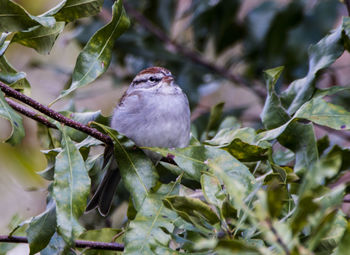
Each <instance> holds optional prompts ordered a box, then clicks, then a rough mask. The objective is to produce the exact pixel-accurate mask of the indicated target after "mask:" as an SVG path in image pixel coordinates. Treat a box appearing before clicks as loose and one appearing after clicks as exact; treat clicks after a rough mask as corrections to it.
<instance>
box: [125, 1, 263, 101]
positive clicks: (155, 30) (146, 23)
mask: <svg viewBox="0 0 350 255" xmlns="http://www.w3.org/2000/svg"><path fill="white" fill-rule="evenodd" d="M124 7H125V9H126V11H127V13H128V15H130V16H132V17H133V18H134V19H135V20H136V21H137V22H138V23H139V24H140V25H141V26H143V27H144V28H145V29H147V30H148V31H149V32H151V33H152V34H153V35H155V36H156V37H157V38H158V39H159V40H161V41H163V42H164V43H165V45H166V48H167V49H168V50H170V51H173V52H174V53H179V54H181V55H183V56H185V57H186V58H188V59H190V60H191V61H192V62H194V63H197V64H199V65H201V66H203V67H205V68H207V69H209V70H210V71H212V72H214V73H217V74H219V75H221V76H223V77H225V78H226V79H228V80H230V81H232V82H234V83H237V84H241V85H243V86H245V87H246V88H248V89H250V90H252V91H253V92H254V93H255V94H256V95H257V96H259V97H260V98H261V99H265V97H266V92H265V91H264V89H263V88H257V87H256V86H252V84H251V83H250V82H249V81H247V80H246V79H244V78H243V77H241V76H239V75H237V74H233V73H231V72H229V71H228V70H226V69H225V68H223V67H221V66H218V65H215V64H213V63H211V62H209V61H207V60H205V59H204V58H202V57H201V56H200V55H199V54H198V53H197V52H195V51H193V50H191V49H189V48H186V47H184V46H182V45H180V44H178V43H177V42H174V41H172V40H171V39H170V38H169V37H168V36H167V34H166V33H164V32H163V30H161V29H160V28H159V27H157V26H156V25H154V24H153V23H152V22H151V21H150V20H149V19H148V18H146V17H145V16H144V15H143V14H142V13H140V12H138V11H137V10H136V9H134V8H133V7H132V6H130V5H129V4H127V3H124Z"/></svg>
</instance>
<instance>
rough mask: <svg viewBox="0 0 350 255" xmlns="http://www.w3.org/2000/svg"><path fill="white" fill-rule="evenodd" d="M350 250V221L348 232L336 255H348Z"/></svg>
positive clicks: (341, 241) (346, 231)
mask: <svg viewBox="0 0 350 255" xmlns="http://www.w3.org/2000/svg"><path fill="white" fill-rule="evenodd" d="M349 249H350V222H349V221H348V224H347V227H346V230H345V232H344V234H343V237H342V239H341V240H340V243H339V245H338V248H337V250H336V252H335V255H347V254H348V253H349Z"/></svg>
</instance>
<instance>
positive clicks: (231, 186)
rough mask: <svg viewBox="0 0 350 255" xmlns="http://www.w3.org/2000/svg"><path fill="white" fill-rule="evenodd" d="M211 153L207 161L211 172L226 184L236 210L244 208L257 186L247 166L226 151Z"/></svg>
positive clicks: (212, 151)
mask: <svg viewBox="0 0 350 255" xmlns="http://www.w3.org/2000/svg"><path fill="white" fill-rule="evenodd" d="M207 149H208V148H207ZM209 151H210V152H211V154H210V158H209V159H207V160H206V164H207V166H208V167H209V171H210V172H211V173H212V174H214V175H215V176H217V177H218V179H219V180H220V181H221V182H223V183H224V185H225V189H226V192H227V193H228V194H229V195H230V201H232V204H233V205H234V207H235V208H236V209H239V208H242V206H243V207H244V205H243V203H244V202H243V201H244V199H245V198H246V196H248V194H249V193H250V192H251V191H252V190H253V188H254V186H255V184H256V182H255V179H254V177H253V175H252V174H251V173H250V171H249V169H248V168H247V167H246V166H245V165H243V164H242V163H241V162H240V161H238V160H237V159H235V158H234V157H232V156H231V155H230V154H229V153H227V152H226V151H223V150H220V149H217V150H213V149H212V148H210V150H209Z"/></svg>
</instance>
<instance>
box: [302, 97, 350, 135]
mask: <svg viewBox="0 0 350 255" xmlns="http://www.w3.org/2000/svg"><path fill="white" fill-rule="evenodd" d="M295 117H296V118H303V119H307V120H310V121H312V122H314V123H316V124H319V125H322V126H327V127H330V128H333V129H337V130H349V129H350V112H348V111H346V110H345V109H344V108H343V107H341V106H338V105H334V104H331V103H328V102H326V101H325V100H323V99H322V98H320V97H317V98H313V99H311V100H310V101H308V102H307V103H305V104H304V105H303V106H302V107H301V108H300V109H299V110H298V112H297V113H296V114H295Z"/></svg>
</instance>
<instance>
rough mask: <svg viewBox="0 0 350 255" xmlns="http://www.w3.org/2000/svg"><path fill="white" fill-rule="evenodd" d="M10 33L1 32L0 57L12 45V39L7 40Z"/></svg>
mask: <svg viewBox="0 0 350 255" xmlns="http://www.w3.org/2000/svg"><path fill="white" fill-rule="evenodd" d="M9 34H10V33H1V34H0V57H1V56H2V55H4V53H5V51H6V50H7V48H8V47H9V45H10V41H9V40H8V41H6V39H7V36H8V35H9Z"/></svg>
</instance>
